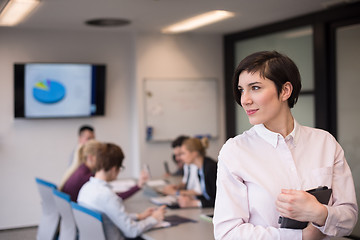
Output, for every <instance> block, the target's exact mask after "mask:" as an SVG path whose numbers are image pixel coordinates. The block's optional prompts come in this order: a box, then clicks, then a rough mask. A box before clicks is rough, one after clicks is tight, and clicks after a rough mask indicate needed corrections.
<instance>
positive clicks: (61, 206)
mask: <svg viewBox="0 0 360 240" xmlns="http://www.w3.org/2000/svg"><path fill="white" fill-rule="evenodd" d="M53 194H54V200H55V204H56V207H57V210H58V212H59V214H60V216H61V219H60V234H59V239H58V240H76V239H77V229H76V224H75V219H74V215H73V212H72V208H71V204H70V202H71V200H70V195H68V194H66V193H63V192H60V191H58V190H56V189H53Z"/></svg>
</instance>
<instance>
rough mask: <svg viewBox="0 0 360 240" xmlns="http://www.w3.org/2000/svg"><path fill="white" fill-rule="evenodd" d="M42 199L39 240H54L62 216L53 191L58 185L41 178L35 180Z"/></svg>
mask: <svg viewBox="0 0 360 240" xmlns="http://www.w3.org/2000/svg"><path fill="white" fill-rule="evenodd" d="M35 180H36V184H37V187H38V190H39V193H40V197H41V208H42V215H41V219H40V224H39V227H38V231H37V237H36V239H37V240H53V239H56V237H57V230H58V226H59V221H60V215H59V212H58V211H57V208H56V204H55V200H54V196H53V190H54V189H56V185H55V184H53V183H51V182H48V181H45V180H43V179H40V178H35Z"/></svg>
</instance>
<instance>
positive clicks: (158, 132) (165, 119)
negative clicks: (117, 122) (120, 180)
mask: <svg viewBox="0 0 360 240" xmlns="http://www.w3.org/2000/svg"><path fill="white" fill-rule="evenodd" d="M144 81H145V82H144V88H145V91H144V94H145V104H144V105H145V124H146V126H145V131H146V134H145V136H146V140H148V141H171V140H173V139H175V138H176V137H178V136H179V135H188V136H193V137H195V136H206V137H210V138H214V137H217V136H218V103H219V101H218V91H217V81H216V79H212V78H209V79H145V80H144Z"/></svg>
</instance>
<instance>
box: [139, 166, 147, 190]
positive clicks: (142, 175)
mask: <svg viewBox="0 0 360 240" xmlns="http://www.w3.org/2000/svg"><path fill="white" fill-rule="evenodd" d="M148 180H149V173H148V172H147V171H146V170H142V171H141V172H140V177H139V179H138V182H137V185H138V187H139V188H142V187H143V186H144V184H145V183H146V182H147V181H148Z"/></svg>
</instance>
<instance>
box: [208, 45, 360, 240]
mask: <svg viewBox="0 0 360 240" xmlns="http://www.w3.org/2000/svg"><path fill="white" fill-rule="evenodd" d="M233 87H234V95H235V100H236V102H237V103H238V104H239V105H240V106H241V107H242V108H243V109H244V111H245V112H246V114H247V116H248V118H249V121H250V123H251V124H252V125H254V126H253V127H252V128H251V129H249V130H248V131H245V132H244V133H242V134H240V135H238V136H236V137H234V138H231V139H229V140H228V141H227V142H226V143H225V144H224V146H223V147H222V149H221V151H220V153H219V161H218V175H217V194H216V202H215V210H214V220H213V223H214V234H215V239H271V240H272V239H292V240H302V239H304V240H306V239H329V237H330V236H346V235H349V234H350V233H351V231H352V229H353V227H354V225H355V223H356V221H357V217H358V206H357V203H356V195H355V190H354V183H353V178H352V174H351V171H350V168H349V166H348V164H347V162H346V159H345V157H344V152H343V149H342V148H341V146H340V145H339V144H338V142H337V141H336V140H335V138H334V137H333V136H332V135H331V134H329V133H328V132H326V131H324V130H320V129H315V128H310V127H305V126H302V125H300V124H299V123H298V122H297V121H296V120H295V119H294V117H293V116H292V113H291V108H293V107H294V104H295V103H296V102H297V99H298V95H299V92H300V89H301V80H300V74H299V71H298V69H297V67H296V65H295V63H294V62H293V61H292V60H291V59H289V58H288V57H287V56H285V55H282V54H279V53H278V52H275V51H272V52H257V53H254V54H251V55H249V56H248V57H246V58H245V59H244V60H242V61H241V62H240V64H239V66H238V67H237V69H236V70H235V74H234V81H233ZM318 186H327V187H329V188H331V189H332V196H331V197H330V201H329V204H328V205H324V204H321V203H319V202H318V201H317V199H316V198H315V197H314V196H313V195H311V194H309V193H307V192H306V190H309V189H312V188H317V187H318ZM279 216H282V217H287V218H291V219H295V220H298V221H303V222H309V224H308V225H307V227H306V228H304V229H288V228H280V225H279V223H278V219H279Z"/></svg>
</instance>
